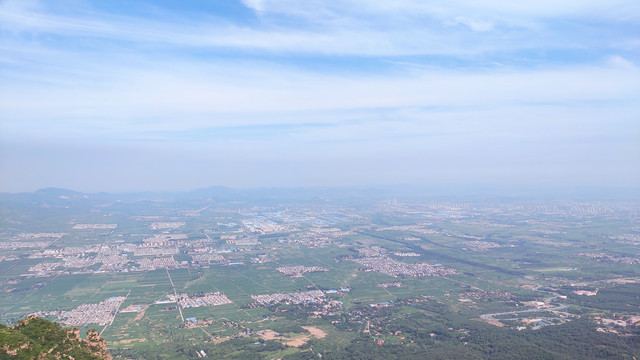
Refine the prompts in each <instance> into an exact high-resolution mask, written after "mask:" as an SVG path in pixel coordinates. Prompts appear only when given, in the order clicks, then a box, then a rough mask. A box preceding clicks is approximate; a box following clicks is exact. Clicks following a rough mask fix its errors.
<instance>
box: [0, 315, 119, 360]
mask: <svg viewBox="0 0 640 360" xmlns="http://www.w3.org/2000/svg"><path fill="white" fill-rule="evenodd" d="M0 359H2V360H4V359H39V360H40V359H41V360H45V359H73V360H110V359H111V355H109V354H108V353H107V346H106V342H105V341H104V340H103V339H101V338H100V335H99V334H98V332H97V331H96V330H93V329H92V330H89V331H88V332H87V338H86V339H82V338H81V337H80V331H79V330H78V329H77V328H73V329H70V328H63V327H61V326H60V325H58V324H56V323H54V322H51V321H48V320H45V319H41V318H38V317H35V316H30V317H28V318H26V319H24V320H22V321H20V322H19V323H18V324H16V325H15V326H13V327H7V326H4V325H1V324H0Z"/></svg>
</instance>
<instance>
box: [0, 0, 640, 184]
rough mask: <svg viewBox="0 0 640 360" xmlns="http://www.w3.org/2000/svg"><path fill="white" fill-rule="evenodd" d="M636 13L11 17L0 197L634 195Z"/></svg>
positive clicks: (0, 124) (305, 8)
mask: <svg viewBox="0 0 640 360" xmlns="http://www.w3.org/2000/svg"><path fill="white" fill-rule="evenodd" d="M638 64H640V3H638V2H637V1H632V0H611V1H595V0H586V1H574V0H565V1H545V0H543V1H536V2H529V3H525V2H519V3H504V2H498V1H495V0H484V1H466V0H454V1H449V2H446V3H430V2H424V1H409V0H400V1H393V2H388V1H379V0H373V1H363V0H345V1H315V0H312V1H304V2H295V1H287V0H244V1H233V0H231V1H220V2H212V1H203V0H201V1H189V2H180V1H172V0H160V1H143V0H140V1H121V0H114V1H95V0H62V1H56V2H50V1H38V0H4V1H0V174H2V175H1V176H0V191H3V192H4V191H6V192H19V191H33V190H36V189H39V188H45V187H61V188H68V189H73V190H79V191H85V192H96V191H109V192H122V191H163V190H191V189H196V188H204V187H208V186H212V185H223V186H229V187H236V188H237V187H272V186H277V187H288V186H296V187H308V186H350V185H379V184H388V185H397V184H410V185H420V186H430V185H433V186H443V185H451V186H460V187H464V186H467V185H468V186H471V185H474V186H477V185H490V186H501V185H504V186H516V185H517V186H540V187H555V186H558V187H567V186H573V185H575V186H580V187H591V186H593V187H626V188H639V187H640V165H639V164H640V67H639V66H638Z"/></svg>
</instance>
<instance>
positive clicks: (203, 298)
mask: <svg viewBox="0 0 640 360" xmlns="http://www.w3.org/2000/svg"><path fill="white" fill-rule="evenodd" d="M177 300H178V305H180V307H181V308H183V309H185V308H195V307H201V306H216V305H223V304H231V302H232V301H231V300H229V298H228V297H227V296H226V295H225V294H223V293H221V292H218V291H216V292H212V293H206V294H203V295H189V294H178V299H177Z"/></svg>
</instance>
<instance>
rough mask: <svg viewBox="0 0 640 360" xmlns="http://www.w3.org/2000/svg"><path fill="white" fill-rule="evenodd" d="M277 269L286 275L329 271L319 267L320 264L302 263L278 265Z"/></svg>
mask: <svg viewBox="0 0 640 360" xmlns="http://www.w3.org/2000/svg"><path fill="white" fill-rule="evenodd" d="M277 270H278V271H280V272H281V273H283V274H285V275H287V276H294V277H295V276H302V274H304V273H311V272H325V271H329V269H327V268H323V267H320V266H302V265H295V266H290V265H286V266H280V267H278V268H277Z"/></svg>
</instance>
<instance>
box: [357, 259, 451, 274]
mask: <svg viewBox="0 0 640 360" xmlns="http://www.w3.org/2000/svg"><path fill="white" fill-rule="evenodd" d="M353 261H355V262H357V263H358V264H360V265H362V266H364V267H365V268H367V270H368V271H376V272H380V273H383V274H386V275H389V276H393V277H398V276H408V277H420V276H445V275H448V274H455V272H456V271H455V270H454V269H450V268H445V267H443V266H439V265H431V264H426V263H418V264H408V263H403V262H400V261H396V260H393V259H390V258H388V257H383V256H379V257H365V258H357V259H353Z"/></svg>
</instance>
